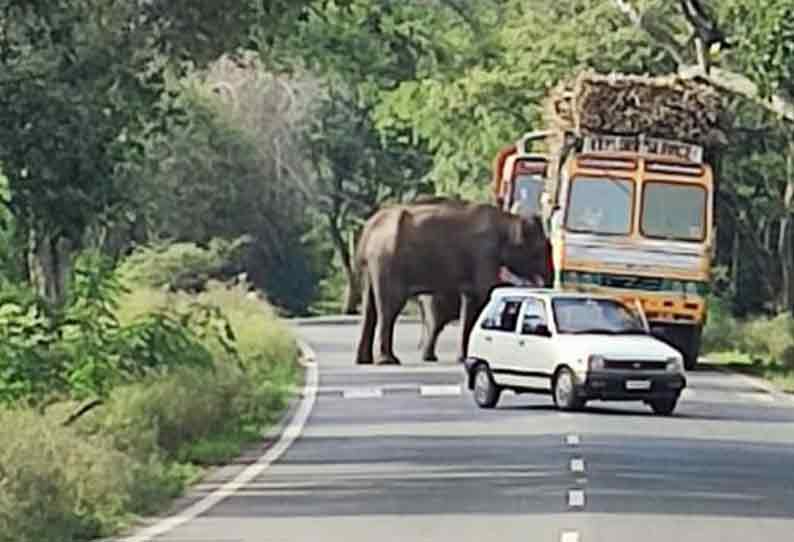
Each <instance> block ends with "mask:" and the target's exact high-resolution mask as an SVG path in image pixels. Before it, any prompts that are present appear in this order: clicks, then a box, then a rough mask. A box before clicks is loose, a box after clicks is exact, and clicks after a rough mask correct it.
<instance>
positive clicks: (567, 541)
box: [560, 531, 581, 542]
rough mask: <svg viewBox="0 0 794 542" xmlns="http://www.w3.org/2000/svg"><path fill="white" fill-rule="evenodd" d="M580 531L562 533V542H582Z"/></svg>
mask: <svg viewBox="0 0 794 542" xmlns="http://www.w3.org/2000/svg"><path fill="white" fill-rule="evenodd" d="M580 540H581V539H580V538H579V533H578V532H576V531H568V532H565V533H562V536H561V537H560V542H580Z"/></svg>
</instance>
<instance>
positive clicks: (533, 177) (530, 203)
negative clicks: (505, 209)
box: [510, 174, 544, 215]
mask: <svg viewBox="0 0 794 542" xmlns="http://www.w3.org/2000/svg"><path fill="white" fill-rule="evenodd" d="M543 188H544V182H543V177H542V176H541V175H538V174H522V175H518V176H517V177H516V180H515V188H514V189H513V204H512V205H511V207H510V212H512V213H515V214H524V215H529V214H534V213H539V212H540V195H541V193H542V192H543Z"/></svg>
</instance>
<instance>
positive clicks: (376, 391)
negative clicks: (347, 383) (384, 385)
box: [342, 388, 383, 399]
mask: <svg viewBox="0 0 794 542" xmlns="http://www.w3.org/2000/svg"><path fill="white" fill-rule="evenodd" d="M342 397H344V398H345V399H372V398H373V397H383V390H381V389H380V388H348V389H346V390H344V391H343V392H342Z"/></svg>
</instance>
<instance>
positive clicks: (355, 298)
mask: <svg viewBox="0 0 794 542" xmlns="http://www.w3.org/2000/svg"><path fill="white" fill-rule="evenodd" d="M328 225H329V231H330V234H331V240H332V241H333V243H334V247H335V248H336V252H337V254H339V259H340V260H341V262H342V272H343V273H344V275H345V292H344V294H343V298H342V313H343V314H356V313H357V312H358V304H359V301H360V299H361V288H360V285H359V281H358V274H357V273H356V270H355V266H354V263H353V253H354V250H353V249H352V248H350V247H348V243H346V242H345V239H344V237H343V235H342V231H341V230H340V229H339V226H338V225H337V223H336V220H334V217H332V216H329V217H328ZM350 241H352V237H351V239H350ZM350 244H351V245H352V242H351V243H350Z"/></svg>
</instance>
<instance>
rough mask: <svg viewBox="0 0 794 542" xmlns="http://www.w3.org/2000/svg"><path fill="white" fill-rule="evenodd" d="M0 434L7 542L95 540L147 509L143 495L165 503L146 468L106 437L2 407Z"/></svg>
mask: <svg viewBox="0 0 794 542" xmlns="http://www.w3.org/2000/svg"><path fill="white" fill-rule="evenodd" d="M0 439H2V442H3V446H2V447H0V465H2V468H0V541H2V542H41V541H43V540H59V541H77V540H91V539H95V538H97V537H99V536H103V535H106V534H110V532H111V531H113V530H115V529H117V528H118V527H119V526H120V525H121V524H122V523H123V522H124V521H125V520H127V516H128V514H129V513H130V512H131V511H143V510H142V509H141V508H142V507H141V505H143V504H144V503H143V502H142V501H139V500H138V498H139V495H141V496H142V495H144V494H145V495H146V496H147V497H149V498H153V500H152V501H150V503H148V504H149V505H157V504H158V503H162V495H160V498H159V499H157V498H154V497H156V495H155V493H153V492H152V490H151V489H152V487H153V486H152V485H151V484H152V483H153V476H152V474H151V473H149V472H147V469H146V468H145V467H146V466H145V465H144V464H142V463H139V462H136V461H135V460H133V459H131V458H129V457H128V456H126V455H124V454H122V453H120V452H118V451H116V450H114V449H113V447H112V446H111V445H110V444H109V442H108V440H107V439H105V438H102V437H93V438H91V439H85V438H82V437H80V436H79V435H77V434H75V433H74V431H72V430H70V429H68V428H63V427H60V426H59V425H58V424H57V423H56V422H54V421H53V420H51V419H48V418H44V417H42V416H40V415H38V414H35V413H33V412H31V411H25V410H22V411H13V412H8V411H2V410H0ZM136 508H138V510H135V509H136ZM146 508H148V506H147V507H146Z"/></svg>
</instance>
